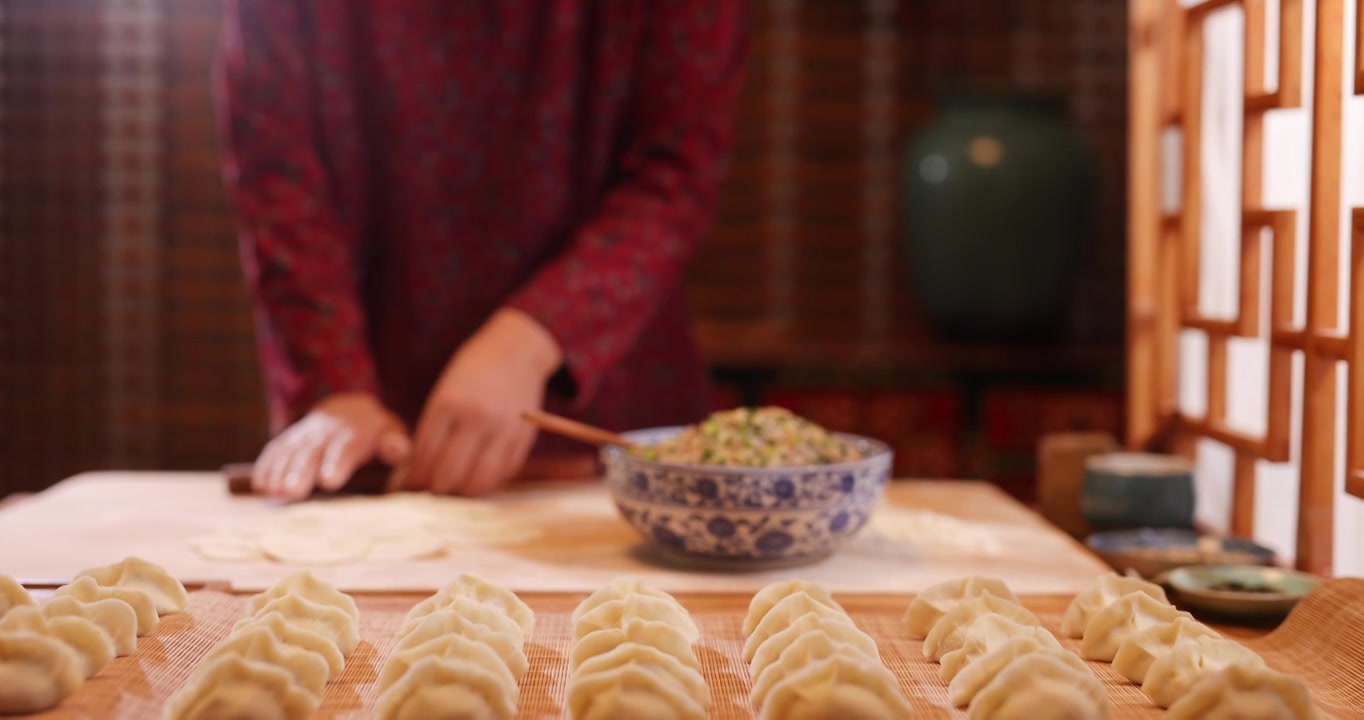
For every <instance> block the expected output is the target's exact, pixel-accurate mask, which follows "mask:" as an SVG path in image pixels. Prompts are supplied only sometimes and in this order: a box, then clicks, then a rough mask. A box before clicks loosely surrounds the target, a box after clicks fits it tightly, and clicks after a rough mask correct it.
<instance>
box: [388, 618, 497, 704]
mask: <svg viewBox="0 0 1364 720" xmlns="http://www.w3.org/2000/svg"><path fill="white" fill-rule="evenodd" d="M427 657H443V658H463V659H465V660H468V661H470V662H472V663H474V664H475V665H477V666H479V667H481V668H484V669H485V670H488V671H490V672H492V673H493V675H495V676H497V681H498V682H499V683H500V684H501V685H502V687H503V688H504V689H506V690H507V692H509V693H511V697H512V698H513V700H515V699H516V697H517V696H518V695H519V694H520V690H519V689H518V687H517V685H516V678H515V677H514V676H513V675H512V672H511V670H510V669H508V668H507V663H506V662H505V661H503V660H502V658H501V657H499V656H498V654H497V651H495V650H493V649H492V648H491V647H489V646H488V645H486V644H484V643H481V642H478V641H477V640H472V639H470V638H467V637H464V636H463V635H454V634H450V635H442V636H440V637H438V638H435V639H432V640H428V641H426V642H424V643H422V644H420V645H416V646H414V647H410V648H406V649H404V650H395V651H393V653H391V654H390V655H389V656H388V659H387V660H385V661H384V664H383V667H381V668H380V669H379V679H378V681H377V682H375V684H374V689H375V690H377V691H379V692H381V693H382V692H384V691H385V690H388V689H389V688H390V687H393V686H394V685H395V684H397V682H398V681H399V680H400V679H402V677H403V676H404V675H406V674H407V671H408V670H409V669H410V668H411V667H412V666H413V665H416V664H417V663H418V662H420V661H421V660H422V659H423V658H427Z"/></svg>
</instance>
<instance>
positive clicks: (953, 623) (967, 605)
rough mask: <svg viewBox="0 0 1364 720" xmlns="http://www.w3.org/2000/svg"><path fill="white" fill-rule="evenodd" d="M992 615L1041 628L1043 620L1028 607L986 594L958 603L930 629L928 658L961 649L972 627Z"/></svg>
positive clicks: (926, 645)
mask: <svg viewBox="0 0 1364 720" xmlns="http://www.w3.org/2000/svg"><path fill="white" fill-rule="evenodd" d="M990 615H1002V616H1004V617H1006V618H1008V619H1010V620H1013V621H1014V622H1016V623H1018V624H1019V625H1023V626H1024V627H1041V625H1042V622H1041V621H1040V620H1038V619H1037V616H1036V615H1034V614H1032V612H1030V611H1029V610H1028V609H1027V608H1025V607H1023V606H1022V605H1019V604H1018V603H1016V602H1014V601H1012V600H1007V599H1005V598H1001V597H997V596H995V595H991V594H990V593H985V594H983V595H977V596H975V597H973V598H968V599H966V600H963V601H961V602H960V603H958V604H957V606H956V607H954V608H952V610H951V611H950V612H948V613H947V614H946V615H943V616H942V618H940V619H939V620H938V622H937V623H936V624H935V625H934V626H933V629H932V630H930V631H929V633H928V637H926V638H924V644H923V653H924V657H926V658H930V659H932V660H933V661H935V662H938V661H941V660H942V658H943V656H944V655H946V654H948V653H950V652H952V651H953V650H957V649H959V648H961V646H962V645H963V644H964V643H965V642H966V636H967V633H968V632H969V631H970V629H971V626H972V625H974V624H975V623H976V622H978V621H980V620H981V619H982V618H985V617H987V616H990Z"/></svg>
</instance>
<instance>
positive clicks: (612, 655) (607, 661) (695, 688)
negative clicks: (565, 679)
mask: <svg viewBox="0 0 1364 720" xmlns="http://www.w3.org/2000/svg"><path fill="white" fill-rule="evenodd" d="M627 665H629V666H635V667H642V668H645V669H647V670H651V671H653V672H657V673H662V674H665V675H667V676H669V677H671V678H674V679H676V680H677V681H678V682H679V683H681V684H682V687H683V689H684V690H685V691H686V693H687V696H688V697H690V698H692V699H693V700H695V701H697V702H698V703H700V704H701V706H702V707H710V688H709V687H708V686H707V685H706V679H705V678H704V677H702V676H701V671H700V670H697V669H696V668H693V667H689V666H688V665H687V664H686V663H684V662H682V661H681V660H678V659H677V658H675V657H673V656H672V655H669V654H668V653H665V652H663V651H662V650H659V649H658V648H654V647H649V646H648V645H644V644H641V643H636V642H627V643H625V644H623V645H619V646H617V647H615V648H614V649H612V650H610V651H609V652H605V653H602V654H601V655H597V656H596V657H592V658H588V659H587V660H584V661H583V664H582V665H579V666H578V669H577V671H576V672H575V675H580V676H583V677H586V676H588V675H594V674H598V673H610V672H617V671H619V669H620V668H622V667H625V666H627Z"/></svg>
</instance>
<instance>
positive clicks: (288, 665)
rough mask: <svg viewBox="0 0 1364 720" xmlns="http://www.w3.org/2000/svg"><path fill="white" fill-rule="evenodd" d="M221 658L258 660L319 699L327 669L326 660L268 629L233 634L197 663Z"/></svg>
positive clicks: (247, 630) (248, 630)
mask: <svg viewBox="0 0 1364 720" xmlns="http://www.w3.org/2000/svg"><path fill="white" fill-rule="evenodd" d="M223 655H238V656H241V657H243V658H245V659H247V660H258V661H260V662H263V663H267V664H270V665H274V666H275V667H277V668H281V669H283V670H285V671H287V672H288V673H289V674H290V675H291V676H293V679H294V684H296V685H298V686H299V687H301V688H303V689H304V690H307V691H308V692H310V693H312V694H313V695H316V696H317V697H319V698H320V697H322V689H323V688H324V687H326V685H327V677H328V675H329V672H330V669H329V668H328V666H327V660H326V658H323V657H322V656H321V655H319V654H317V653H315V652H311V651H309V650H306V649H304V648H301V647H295V646H293V645H290V644H288V643H286V642H284V641H282V640H280V639H279V638H277V637H275V634H274V633H272V632H270V630H269V628H265V627H255V628H248V629H246V630H245V631H244V632H238V633H234V634H232V635H231V636H229V637H228V638H227V639H226V640H224V641H222V642H221V643H218V645H217V646H215V647H214V648H213V649H211V650H209V651H208V653H207V654H206V655H204V659H203V660H202V661H201V662H208V661H209V660H212V659H214V658H217V657H221V656H223Z"/></svg>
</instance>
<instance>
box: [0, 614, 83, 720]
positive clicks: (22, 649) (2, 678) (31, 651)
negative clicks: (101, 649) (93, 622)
mask: <svg viewBox="0 0 1364 720" xmlns="http://www.w3.org/2000/svg"><path fill="white" fill-rule="evenodd" d="M83 680H84V678H83V677H82V675H81V660H80V658H79V657H78V656H77V655H76V652H75V651H74V650H72V649H71V648H69V647H67V646H66V644H65V643H63V642H61V641H60V640H57V639H56V638H52V637H47V636H45V635H39V634H37V633H31V632H22V631H20V632H13V631H5V632H0V715H28V714H31V713H38V712H42V711H44V710H50V709H52V708H54V707H56V706H57V705H58V704H60V703H61V701H62V700H63V699H64V698H65V697H66V696H67V695H70V694H71V693H73V692H75V691H76V688H78V687H80V684H81V682H82V681H83Z"/></svg>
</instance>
